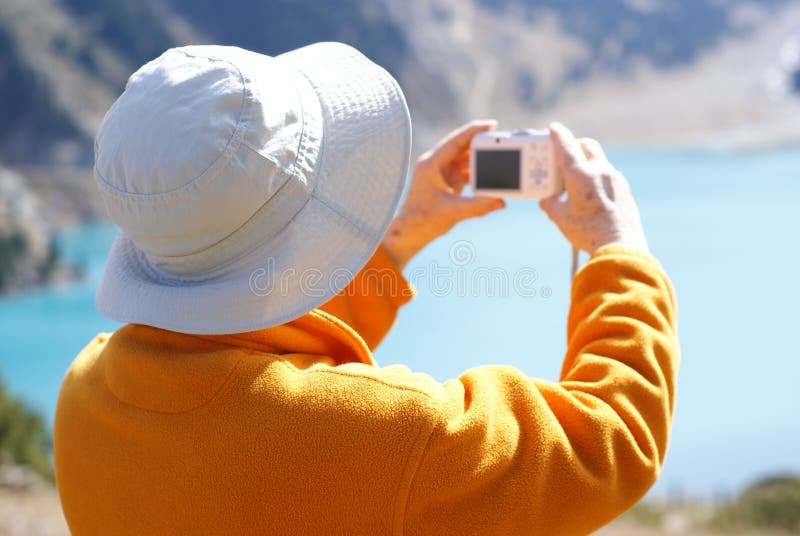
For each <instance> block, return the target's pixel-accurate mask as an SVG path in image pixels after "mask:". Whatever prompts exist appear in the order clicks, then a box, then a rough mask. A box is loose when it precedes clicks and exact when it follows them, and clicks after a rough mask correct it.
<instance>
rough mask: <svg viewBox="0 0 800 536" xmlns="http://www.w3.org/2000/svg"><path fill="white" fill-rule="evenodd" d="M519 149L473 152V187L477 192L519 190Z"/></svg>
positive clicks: (520, 153) (520, 152)
mask: <svg viewBox="0 0 800 536" xmlns="http://www.w3.org/2000/svg"><path fill="white" fill-rule="evenodd" d="M521 155H522V151H520V150H519V149H511V150H508V149H506V150H502V151H494V150H490V151H486V150H478V151H476V152H475V186H476V188H477V189H478V190H519V189H520V184H519V172H520V164H521V162H520V159H521Z"/></svg>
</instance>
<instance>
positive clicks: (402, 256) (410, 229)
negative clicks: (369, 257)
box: [381, 216, 428, 271]
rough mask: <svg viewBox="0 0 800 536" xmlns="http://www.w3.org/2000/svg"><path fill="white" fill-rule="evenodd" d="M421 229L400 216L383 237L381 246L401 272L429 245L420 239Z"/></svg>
mask: <svg viewBox="0 0 800 536" xmlns="http://www.w3.org/2000/svg"><path fill="white" fill-rule="evenodd" d="M420 227H421V226H420V225H415V224H414V222H413V221H410V220H409V219H407V218H404V217H402V216H398V217H396V218H395V219H394V220H393V221H392V223H391V224H390V225H389V228H388V229H387V230H386V234H384V235H383V240H382V241H381V245H382V246H383V248H384V250H386V253H388V255H389V257H391V258H392V260H393V261H394V263H395V264H396V265H397V268H398V269H399V270H401V271H402V270H403V269H404V268H405V266H406V264H408V261H410V260H411V258H412V257H413V256H414V255H416V254H417V252H419V251H420V250H421V249H422V248H424V247H425V245H426V244H427V243H428V242H427V241H425V240H422V239H421V238H420V236H419V229H420Z"/></svg>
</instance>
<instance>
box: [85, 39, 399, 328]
mask: <svg viewBox="0 0 800 536" xmlns="http://www.w3.org/2000/svg"><path fill="white" fill-rule="evenodd" d="M410 146H411V124H410V120H409V115H408V108H407V106H406V102H405V99H404V97H403V93H402V92H401V90H400V87H399V86H398V85H397V82H396V81H395V80H394V79H393V78H392V77H391V76H390V75H389V74H388V73H387V72H386V71H384V70H383V69H382V68H381V67H379V66H378V65H376V64H374V63H372V62H371V61H370V60H368V59H367V58H366V57H364V56H363V55H362V54H361V53H359V52H358V51H357V50H355V49H353V48H351V47H349V46H347V45H343V44H340V43H317V44H314V45H310V46H307V47H304V48H300V49H297V50H294V51H291V52H288V53H286V54H281V55H279V56H276V57H274V58H273V57H269V56H264V55H261V54H257V53H254V52H249V51H246V50H242V49H239V48H235V47H222V46H190V47H184V48H176V49H171V50H168V51H167V52H165V53H164V54H163V55H161V56H160V57H159V58H157V59H155V60H153V61H151V62H149V63H147V64H146V65H144V66H143V67H142V68H140V69H139V70H138V71H137V72H136V73H134V74H133V75H132V76H131V77H130V79H129V80H128V84H127V86H126V88H125V92H124V93H123V94H122V95H121V96H120V97H119V99H118V100H117V101H116V102H115V103H114V105H113V106H112V107H111V109H110V110H109V111H108V113H107V114H106V117H105V119H104V120H103V123H102V125H101V127H100V130H99V132H98V134H97V138H96V142H95V176H96V178H97V182H98V184H99V185H100V190H101V192H102V195H103V198H104V200H105V203H106V206H107V208H108V212H109V214H110V216H111V217H112V218H113V219H114V221H116V222H117V224H118V225H119V226H120V228H121V231H120V232H119V234H118V236H117V237H116V239H115V241H114V244H113V245H112V247H111V253H110V254H109V258H108V262H107V264H106V268H105V273H104V274H103V279H102V282H101V283H100V288H99V290H98V293H97V297H96V304H97V308H98V309H99V311H100V312H101V313H102V314H103V315H105V316H107V317H109V318H111V319H113V320H117V321H119V322H131V323H139V324H147V325H151V326H157V327H160V328H164V329H169V330H173V331H179V332H183V333H198V334H219V333H239V332H243V331H251V330H255V329H261V328H265V327H269V326H274V325H278V324H282V323H284V322H288V321H289V320H292V319H294V318H296V317H298V316H301V315H303V314H305V313H307V312H308V311H310V310H312V309H313V308H315V307H317V306H319V305H321V304H322V303H324V302H325V301H327V300H328V299H330V298H331V297H332V296H334V295H335V294H336V293H338V292H339V291H340V290H342V289H343V288H344V287H345V286H346V285H347V284H348V283H349V281H350V280H351V279H352V278H353V276H354V275H355V274H356V273H357V272H358V271H359V270H360V269H361V268H362V267H363V266H364V265H365V264H366V262H367V260H369V258H370V256H371V255H372V254H373V253H374V251H375V249H376V248H377V246H378V244H379V243H380V241H381V238H382V236H383V233H384V232H385V231H386V228H387V226H388V225H389V222H390V221H391V219H392V217H393V215H394V212H395V210H396V208H397V204H398V201H399V199H400V196H401V194H402V190H403V185H404V183H405V179H406V174H407V170H408V163H409V154H410Z"/></svg>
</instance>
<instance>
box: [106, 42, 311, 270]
mask: <svg viewBox="0 0 800 536" xmlns="http://www.w3.org/2000/svg"><path fill="white" fill-rule="evenodd" d="M297 76H298V74H297V73H292V72H290V70H289V69H288V68H287V67H286V66H284V65H282V64H281V63H280V62H278V61H276V60H275V59H274V58H270V57H268V56H263V55H261V54H255V53H252V52H249V51H245V50H242V49H239V48H236V47H222V46H192V47H183V48H178V49H170V50H168V51H166V52H165V53H164V54H162V55H161V56H160V57H158V58H156V59H155V60H153V61H151V62H149V63H147V64H145V65H144V66H143V67H141V68H140V69H139V70H138V71H136V72H135V73H134V74H133V75H131V77H130V79H129V80H128V84H127V85H126V89H125V91H124V92H123V94H122V95H121V96H120V97H119V99H118V100H117V101H116V102H115V103H114V105H113V106H112V107H111V109H110V110H109V112H108V113H107V114H106V117H105V118H104V120H103V123H102V125H101V127H100V129H99V131H98V134H97V137H96V140H95V175H96V177H97V180H98V183H99V184H100V187H101V192H102V193H103V197H104V200H105V203H106V207H107V209H108V212H109V215H110V216H111V217H112V218H113V219H114V220H115V221H116V223H117V224H118V225H119V226H120V227H121V228H122V229H123V230H124V231H125V232H126V234H127V235H128V236H129V237H130V238H131V239H132V240H133V241H134V243H136V245H137V246H138V247H139V248H140V249H141V250H142V251H143V252H144V253H145V254H146V255H147V256H148V258H150V260H151V261H153V263H154V264H156V265H158V266H159V267H162V268H164V269H166V270H167V271H168V272H169V271H171V272H174V273H176V274H191V273H196V272H198V273H199V272H204V271H207V270H209V269H213V268H215V267H216V266H217V265H219V264H220V263H224V262H225V261H229V260H232V259H231V258H230V257H232V256H235V255H238V254H241V253H242V252H243V251H244V250H246V249H248V248H252V247H254V246H255V245H257V244H254V243H251V244H247V243H241V242H242V241H243V240H245V241H246V240H248V239H250V238H252V239H254V238H255V235H252V233H251V235H252V236H251V237H250V238H248V237H244V238H243V237H239V240H238V241H239V242H240V245H239V247H237V248H233V249H231V248H230V247H227V248H226V250H227V251H226V252H219V253H220V254H218V255H216V256H211V257H208V258H206V259H205V260H202V262H198V261H199V259H198V257H197V255H196V254H198V253H200V252H203V251H206V250H208V249H211V248H214V247H215V246H216V245H217V244H219V243H220V242H222V241H225V240H226V239H227V238H228V237H230V236H231V235H232V234H233V233H235V232H236V231H237V230H238V229H240V228H241V227H242V226H244V225H245V224H246V223H247V222H248V221H249V220H250V219H251V218H252V217H253V216H254V215H255V214H256V213H258V212H259V211H261V212H262V213H263V212H266V213H267V214H262V217H265V218H269V216H270V214H269V212H272V213H273V214H272V215H273V216H274V217H273V218H272V220H273V221H272V222H271V223H272V224H273V225H276V226H282V225H284V224H285V223H286V222H287V221H288V219H290V218H291V216H293V212H292V210H291V208H292V206H295V205H301V204H302V201H303V200H302V199H297V198H295V199H294V200H291V199H289V200H286V199H281V200H275V201H274V204H276V205H277V204H279V203H283V204H284V206H276V207H270V206H267V205H268V204H270V202H271V200H272V199H273V197H274V196H275V194H276V192H277V191H278V190H279V189H281V187H282V186H284V184H285V183H286V182H287V181H293V182H295V183H297V184H299V185H300V186H301V187H303V188H300V190H303V189H305V190H307V189H308V183H309V181H310V179H311V178H312V177H311V173H310V171H311V170H313V168H314V165H313V164H314V163H315V156H316V155H315V149H314V147H310V148H309V147H306V146H307V145H308V146H313V145H314V144H313V143H306V144H305V145H304V144H303V143H302V141H303V136H304V134H303V131H304V123H305V119H306V117H307V116H308V113H305V114H304V107H306V108H311V109H313V106H312V104H314V103H306V102H302V96H303V95H302V91H299V90H298V89H297V87H296V86H297V78H296V77H297ZM309 91H311V90H310V89H309ZM317 106H318V104H317ZM311 130H313V129H311ZM308 135H309V134H306V136H308ZM317 141H318V140H317ZM301 153H303V154H302V155H301ZM298 156H303V159H302V160H303V161H301V162H299V164H300V165H298ZM296 190H297V188H295V191H296ZM301 193H302V192H301ZM287 203H288V204H289V207H288V209H287V206H286V204H287ZM273 209H274V210H273ZM262 238H263V236H262Z"/></svg>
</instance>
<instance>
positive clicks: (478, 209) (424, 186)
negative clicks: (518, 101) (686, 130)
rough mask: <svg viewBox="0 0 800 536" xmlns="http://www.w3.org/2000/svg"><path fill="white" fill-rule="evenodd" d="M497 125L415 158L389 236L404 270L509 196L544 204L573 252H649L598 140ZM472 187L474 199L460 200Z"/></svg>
mask: <svg viewBox="0 0 800 536" xmlns="http://www.w3.org/2000/svg"><path fill="white" fill-rule="evenodd" d="M496 125H497V123H496V122H494V121H473V122H471V123H468V124H466V125H464V126H463V127H461V128H460V129H458V130H456V131H454V132H452V133H451V134H450V135H449V136H447V137H446V138H445V139H444V140H443V141H442V142H441V143H440V144H439V145H438V146H437V147H436V148H434V149H432V150H430V151H428V152H426V153H425V154H423V155H422V156H421V157H420V159H419V160H418V161H417V164H416V165H415V166H414V174H413V177H412V180H411V184H410V186H409V190H408V194H407V195H406V200H405V202H404V203H403V206H402V207H401V209H400V211H399V212H398V214H397V216H396V217H395V218H394V220H393V221H392V224H391V225H390V226H389V229H388V231H387V232H386V235H385V236H384V239H383V246H384V248H385V249H386V250H387V252H388V253H389V254H390V255H391V256H392V257H393V258H394V260H395V261H396V262H397V264H398V266H399V267H400V268H403V267H404V266H405V264H406V263H407V262H408V260H409V259H410V258H411V257H412V256H413V255H414V254H416V253H417V252H418V251H419V250H421V249H422V248H423V247H425V246H426V245H427V244H428V243H430V242H431V241H432V240H434V239H436V238H437V237H439V236H441V235H443V234H445V233H447V232H448V231H449V230H450V229H452V228H453V226H454V225H456V224H457V223H458V222H460V221H463V220H465V219H469V218H473V217H477V216H484V215H486V214H488V213H490V212H493V211H495V210H498V209H501V208H503V207H504V206H505V203H504V202H503V200H502V199H501V198H505V197H531V198H539V199H542V201H541V203H540V206H541V207H542V209H543V210H544V211H545V212H546V213H547V215H548V216H549V217H550V219H551V220H552V221H553V222H554V223H555V224H556V225H557V226H558V228H559V229H560V230H561V232H562V233H563V234H564V236H565V237H566V238H567V240H569V241H570V242H571V243H572V245H573V246H574V247H575V248H578V249H582V250H585V251H587V252H589V253H593V252H594V251H595V250H596V249H597V248H599V247H601V246H604V245H606V244H611V243H618V244H621V245H625V246H628V247H631V248H634V249H637V250H640V251H644V252H646V251H647V241H646V239H645V236H644V230H643V229H642V224H641V221H640V218H639V210H638V208H637V207H636V203H635V202H634V200H633V196H632V194H631V191H630V187H629V185H628V183H627V181H626V180H625V178H624V177H623V176H622V174H621V173H619V171H617V170H616V169H614V167H613V166H612V165H611V164H610V163H609V162H608V160H607V159H606V157H605V153H604V152H603V149H602V147H600V144H599V143H597V142H596V141H594V140H589V139H583V140H577V139H575V137H574V136H573V135H572V133H571V132H570V131H569V130H567V128H566V127H564V126H563V125H560V124H553V125H552V126H551V127H550V129H549V130H540V131H537V130H520V131H495V130H494V128H495V127H496ZM467 184H470V186H471V188H472V191H473V194H474V197H465V196H463V195H461V194H462V191H463V188H464V186H466V185H467ZM564 191H566V194H567V195H566V198H565V199H562V198H561V194H562V193H563V192H564Z"/></svg>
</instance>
